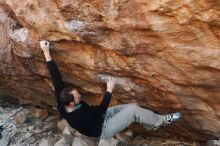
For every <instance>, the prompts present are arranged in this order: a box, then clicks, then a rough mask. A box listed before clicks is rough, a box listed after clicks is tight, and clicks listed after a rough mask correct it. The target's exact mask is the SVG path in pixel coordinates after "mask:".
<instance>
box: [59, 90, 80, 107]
mask: <svg viewBox="0 0 220 146" xmlns="http://www.w3.org/2000/svg"><path fill="white" fill-rule="evenodd" d="M60 100H61V103H62V104H63V105H65V106H74V105H76V104H78V103H80V101H81V95H80V94H79V92H78V91H77V90H76V89H75V88H72V87H68V88H64V89H63V90H62V91H61V96H60Z"/></svg>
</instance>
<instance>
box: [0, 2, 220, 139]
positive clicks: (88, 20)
mask: <svg viewBox="0 0 220 146" xmlns="http://www.w3.org/2000/svg"><path fill="white" fill-rule="evenodd" d="M0 31H1V33H0V36H1V37H0V38H1V39H0V91H1V92H3V93H7V94H10V95H12V96H15V97H18V98H20V99H21V100H22V102H23V103H28V102H31V103H34V104H36V105H40V106H51V105H52V106H53V105H55V100H54V97H53V91H52V88H51V82H50V80H49V76H48V72H47V70H46V67H45V60H44V58H43V55H42V52H41V51H40V49H39V45H38V43H39V40H40V39H47V40H49V41H52V42H53V43H52V46H51V48H52V51H51V52H52V56H53V58H54V60H56V62H57V64H58V66H59V68H60V70H61V72H62V75H63V78H64V80H65V81H66V82H67V83H70V84H73V85H75V86H76V87H78V88H79V90H80V91H81V92H83V93H84V94H85V96H86V97H88V98H87V100H88V101H90V102H91V103H97V102H98V101H100V99H101V97H100V96H99V95H100V93H102V91H103V90H104V85H102V84H100V83H98V81H97V75H98V74H103V73H104V74H109V75H112V76H116V77H118V78H119V83H118V85H117V87H116V89H115V91H114V99H116V100H117V102H121V103H127V102H138V103H139V104H140V105H142V106H145V107H147V108H151V109H154V110H156V111H158V112H170V111H176V110H178V111H181V112H182V113H183V115H184V118H183V120H182V121H181V122H180V123H179V124H176V125H174V126H171V128H164V129H161V130H160V131H161V132H158V131H157V132H150V133H151V134H155V135H158V136H161V137H180V136H181V137H185V138H188V139H194V140H207V139H212V138H217V137H220V112H219V111H220V88H219V87H220V2H219V0H175V1H173V0H148V1H147V0H109V1H101V0H75V1H73V0H72V1H71V0H39V1H34V0H25V1H23V0H0ZM93 94H94V95H93ZM87 95H88V96H87ZM91 95H92V96H91ZM90 96H91V97H90ZM92 97H94V98H92Z"/></svg>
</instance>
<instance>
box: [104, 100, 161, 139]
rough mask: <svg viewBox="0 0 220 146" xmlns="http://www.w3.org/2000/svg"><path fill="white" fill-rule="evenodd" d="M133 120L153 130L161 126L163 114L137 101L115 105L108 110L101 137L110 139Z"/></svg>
mask: <svg viewBox="0 0 220 146" xmlns="http://www.w3.org/2000/svg"><path fill="white" fill-rule="evenodd" d="M133 122H137V123H141V124H143V125H144V126H145V128H147V129H148V130H152V129H157V128H159V127H160V125H161V124H162V123H163V116H162V115H159V114H156V113H154V112H153V111H151V110H148V109H144V108H142V107H140V106H138V105H137V104H136V103H132V104H123V105H118V106H113V107H111V108H108V110H107V111H106V114H105V120H104V123H103V127H102V134H101V136H100V138H101V139H110V138H112V137H113V136H114V135H115V134H117V133H118V132H120V131H122V130H124V129H125V128H127V127H128V126H129V125H130V124H132V123H133Z"/></svg>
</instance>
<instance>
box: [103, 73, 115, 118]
mask: <svg viewBox="0 0 220 146" xmlns="http://www.w3.org/2000/svg"><path fill="white" fill-rule="evenodd" d="M115 82H116V79H115V78H113V77H109V79H108V82H107V91H106V92H105V94H104V96H103V99H102V101H101V103H100V107H101V110H102V113H103V114H104V113H105V112H106V110H107V108H108V106H109V104H110V101H111V97H112V91H113V89H114V87H115Z"/></svg>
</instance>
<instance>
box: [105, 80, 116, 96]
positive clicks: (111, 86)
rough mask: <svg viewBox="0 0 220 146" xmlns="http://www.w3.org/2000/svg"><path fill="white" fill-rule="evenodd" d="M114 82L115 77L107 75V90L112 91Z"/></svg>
mask: <svg viewBox="0 0 220 146" xmlns="http://www.w3.org/2000/svg"><path fill="white" fill-rule="evenodd" d="M115 83H116V78H114V77H109V78H108V82H107V91H108V92H110V93H112V91H113V89H114V87H115Z"/></svg>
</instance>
